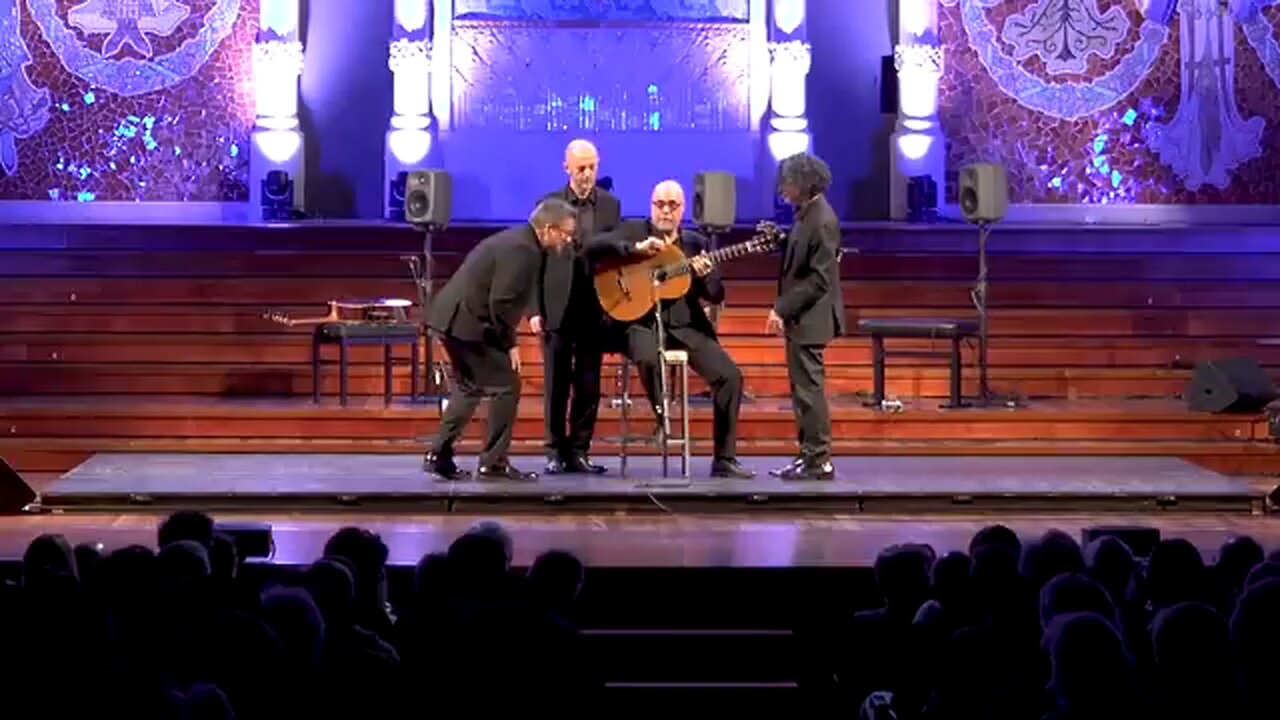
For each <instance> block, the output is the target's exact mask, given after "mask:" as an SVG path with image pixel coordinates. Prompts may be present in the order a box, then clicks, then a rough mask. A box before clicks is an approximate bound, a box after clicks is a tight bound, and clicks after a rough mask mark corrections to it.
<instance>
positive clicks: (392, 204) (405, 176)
mask: <svg viewBox="0 0 1280 720" xmlns="http://www.w3.org/2000/svg"><path fill="white" fill-rule="evenodd" d="M408 182H409V173H408V172H405V171H403V170H402V171H400V172H398V173H396V176H395V178H394V179H393V180H391V181H390V182H389V183H388V184H387V219H388V220H390V221H391V222H404V193H405V186H406V185H407V184H408Z"/></svg>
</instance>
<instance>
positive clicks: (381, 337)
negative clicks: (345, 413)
mask: <svg viewBox="0 0 1280 720" xmlns="http://www.w3.org/2000/svg"><path fill="white" fill-rule="evenodd" d="M420 335H421V332H420V330H419V325H418V324H417V323H409V322H367V323H324V324H321V325H317V326H316V330H315V334H314V335H313V336H312V340H311V377H312V385H311V399H312V401H314V402H315V403H316V404H319V403H320V371H321V368H322V366H324V365H325V364H329V363H331V362H332V361H325V360H323V359H322V358H321V348H323V347H324V346H325V345H337V346H338V402H339V403H340V404H342V405H343V406H345V405H346V404H347V368H348V361H347V357H348V353H349V348H350V347H352V346H354V345H381V346H382V377H383V380H382V386H383V391H382V392H383V400H384V402H386V404H388V405H390V404H391V388H392V382H391V381H392V379H393V376H392V373H393V370H394V367H395V356H394V353H393V349H394V348H395V346H396V345H408V346H409V366H410V367H409V376H410V378H411V379H410V390H409V392H410V393H411V394H412V399H413V400H417V399H418V364H419V363H418V338H419V336H420Z"/></svg>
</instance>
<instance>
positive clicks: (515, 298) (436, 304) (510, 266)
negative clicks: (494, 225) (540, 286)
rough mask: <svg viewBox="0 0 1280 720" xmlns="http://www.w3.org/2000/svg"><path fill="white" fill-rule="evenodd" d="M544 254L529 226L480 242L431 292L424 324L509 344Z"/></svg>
mask: <svg viewBox="0 0 1280 720" xmlns="http://www.w3.org/2000/svg"><path fill="white" fill-rule="evenodd" d="M544 254H545V253H544V252H543V250H542V246H541V245H540V244H539V243H538V237H537V236H536V235H535V234H534V232H533V227H532V226H530V225H517V226H515V227H512V228H508V229H506V230H503V231H502V232H499V233H497V234H496V235H490V236H489V237H487V238H485V239H484V240H481V241H480V242H479V244H477V245H476V246H475V247H474V248H472V249H471V252H469V253H467V257H466V259H465V260H463V261H462V267H460V268H458V270H457V271H456V272H455V273H454V274H453V277H451V278H449V281H448V282H447V283H445V286H444V287H443V288H442V289H441V290H440V291H439V292H438V293H437V294H436V297H435V299H434V300H433V301H432V303H431V313H430V315H429V317H428V319H427V325H428V327H430V328H431V329H432V330H435V331H436V332H439V333H443V334H445V335H450V336H452V337H455V338H458V339H459V340H465V341H469V342H479V343H484V344H486V345H489V346H490V347H494V348H498V349H500V350H504V351H506V350H510V349H511V348H513V347H515V344H516V326H517V325H518V324H519V323H520V318H521V317H522V316H523V315H524V313H525V311H526V310H527V309H528V308H529V299H530V297H531V295H532V293H533V287H534V283H535V282H536V281H537V276H538V269H539V268H540V267H542V256H543V255H544Z"/></svg>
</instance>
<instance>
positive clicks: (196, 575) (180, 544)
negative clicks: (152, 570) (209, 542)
mask: <svg viewBox="0 0 1280 720" xmlns="http://www.w3.org/2000/svg"><path fill="white" fill-rule="evenodd" d="M157 557H158V559H159V564H158V568H159V571H160V577H161V578H162V579H164V580H166V581H168V582H169V583H171V584H177V585H182V586H194V585H199V584H200V583H202V582H204V581H205V580H208V579H209V572H210V570H209V551H208V549H206V548H205V546H203V545H201V544H200V543H198V542H196V541H194V540H177V541H175V542H171V543H169V544H168V545H165V546H164V547H162V548H160V553H159V555H158V556H157Z"/></svg>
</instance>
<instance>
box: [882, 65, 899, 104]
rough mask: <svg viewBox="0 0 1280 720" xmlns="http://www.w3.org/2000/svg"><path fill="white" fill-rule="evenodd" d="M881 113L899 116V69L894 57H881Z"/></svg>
mask: <svg viewBox="0 0 1280 720" xmlns="http://www.w3.org/2000/svg"><path fill="white" fill-rule="evenodd" d="M880 112H881V113H882V114H884V115H896V114H898V68H897V66H896V65H895V64H894V61H893V56H892V55H881V56H880Z"/></svg>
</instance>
